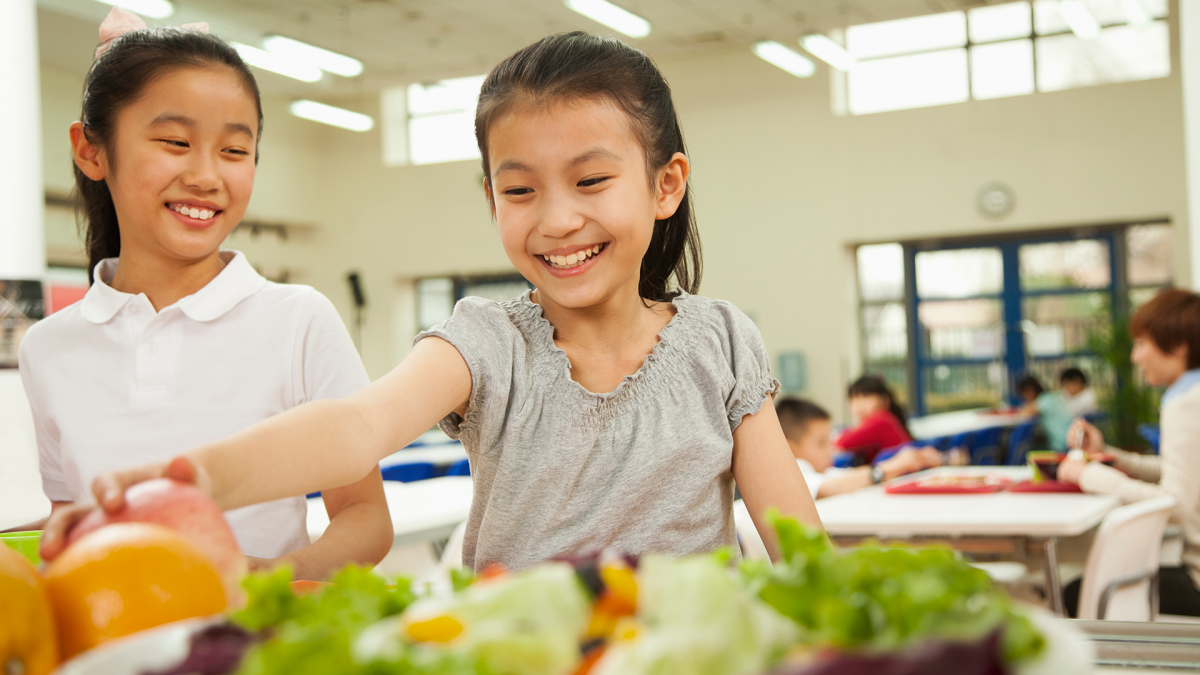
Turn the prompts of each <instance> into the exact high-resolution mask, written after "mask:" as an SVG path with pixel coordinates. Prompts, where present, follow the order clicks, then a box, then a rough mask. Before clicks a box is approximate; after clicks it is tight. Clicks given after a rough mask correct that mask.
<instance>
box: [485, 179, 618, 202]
mask: <svg viewBox="0 0 1200 675" xmlns="http://www.w3.org/2000/svg"><path fill="white" fill-rule="evenodd" d="M609 178H611V176H600V177H598V178H585V179H583V180H581V181H579V182H578V183H576V185H577V186H579V187H585V188H588V187H596V186H597V185H599V184H601V183H603V182H604V181H606V180H608V179H609ZM532 193H533V188H527V187H514V188H508V189H507V190H505V191H504V194H506V195H508V196H510V197H521V196H523V195H528V194H532Z"/></svg>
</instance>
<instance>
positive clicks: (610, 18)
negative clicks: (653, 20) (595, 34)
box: [563, 0, 650, 38]
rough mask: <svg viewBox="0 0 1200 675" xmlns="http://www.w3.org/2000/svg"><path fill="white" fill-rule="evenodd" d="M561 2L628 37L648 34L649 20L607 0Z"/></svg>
mask: <svg viewBox="0 0 1200 675" xmlns="http://www.w3.org/2000/svg"><path fill="white" fill-rule="evenodd" d="M563 4H565V5H566V6H567V8H568V9H572V10H574V11H576V12H579V13H580V14H582V15H584V16H586V17H587V18H589V19H591V20H592V21H595V22H597V23H602V24H604V25H605V26H608V27H609V28H612V29H613V30H617V31H620V32H622V33H624V34H626V35H628V36H629V37H634V38H642V37H646V36H647V35H649V34H650V22H649V21H647V20H645V19H643V18H642V17H640V16H638V15H637V14H634V13H633V12H630V11H629V10H627V9H625V8H624V7H618V6H617V5H614V4H613V3H611V2H608V0H563Z"/></svg>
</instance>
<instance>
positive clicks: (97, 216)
mask: <svg viewBox="0 0 1200 675" xmlns="http://www.w3.org/2000/svg"><path fill="white" fill-rule="evenodd" d="M83 132H84V134H87V127H84V130H83ZM74 168H75V219H76V222H79V223H80V224H81V225H82V224H83V223H86V230H85V232H84V240H83V241H84V244H83V245H84V250H85V251H86V252H87V259H88V262H87V273H88V285H91V284H92V283H93V282H94V281H95V279H93V278H92V273H93V272H94V271H95V269H96V265H98V264H100V261H101V260H104V259H105V258H116V257H118V256H120V255H121V230H120V228H119V227H118V226H117V208H116V206H115V205H114V204H113V198H112V193H110V192H109V191H108V183H105V182H104V181H102V180H92V179H91V178H88V177H87V176H85V175H84V174H83V171H80V170H79V167H74Z"/></svg>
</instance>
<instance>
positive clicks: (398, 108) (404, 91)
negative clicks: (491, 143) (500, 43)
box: [381, 75, 484, 166]
mask: <svg viewBox="0 0 1200 675" xmlns="http://www.w3.org/2000/svg"><path fill="white" fill-rule="evenodd" d="M483 79H484V76H483V75H478V76H474V77H460V78H456V79H452V80H442V81H440V82H435V83H433V84H410V85H408V86H407V87H402V88H395V89H388V90H385V91H384V92H383V94H382V96H381V105H382V107H383V115H382V116H383V121H384V123H383V158H384V165H385V166H402V165H405V164H436V163H439V162H455V161H459V160H464V159H478V158H479V148H478V146H477V145H476V143H475V105H476V103H477V102H478V100H479V88H480V87H481V86H482V85H483Z"/></svg>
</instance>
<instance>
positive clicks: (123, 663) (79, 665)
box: [54, 617, 222, 675]
mask: <svg viewBox="0 0 1200 675" xmlns="http://www.w3.org/2000/svg"><path fill="white" fill-rule="evenodd" d="M221 618H222V617H202V618H198V619H184V620H183V621H176V622H174V623H168V624H165V625H162V626H158V627H157V628H151V629H149V630H144V631H141V632H140V633H134V634H133V635H129V636H126V637H123V638H118V639H116V640H113V641H111V642H106V643H104V644H103V645H101V646H99V647H96V648H94V649H89V650H88V651H86V652H84V653H82V654H80V655H78V656H76V657H75V658H73V659H70V660H69V661H67V662H65V663H63V664H62V665H60V666H59V667H58V670H56V671H54V675H97V674H98V673H103V674H104V675H142V673H144V672H146V671H148V670H166V669H168V668H174V667H175V666H176V665H177V664H178V663H179V662H180V661H182V660H183V659H184V658H185V657H187V654H188V649H189V647H190V645H191V642H190V638H191V636H192V633H195V632H196V631H198V630H200V629H202V628H204V627H205V626H208V625H210V624H213V623H216V622H217V621H219V620H221Z"/></svg>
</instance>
